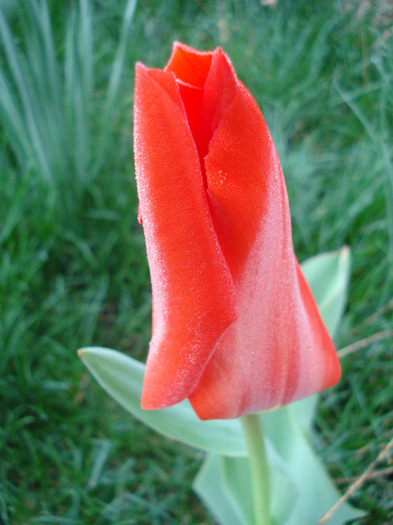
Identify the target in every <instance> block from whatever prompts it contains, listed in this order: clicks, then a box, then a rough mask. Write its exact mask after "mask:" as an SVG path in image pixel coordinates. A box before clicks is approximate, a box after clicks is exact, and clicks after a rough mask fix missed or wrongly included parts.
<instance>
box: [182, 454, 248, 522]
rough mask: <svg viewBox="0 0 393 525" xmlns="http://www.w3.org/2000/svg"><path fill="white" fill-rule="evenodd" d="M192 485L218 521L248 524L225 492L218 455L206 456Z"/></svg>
mask: <svg viewBox="0 0 393 525" xmlns="http://www.w3.org/2000/svg"><path fill="white" fill-rule="evenodd" d="M192 487H193V489H194V491H195V492H196V493H197V494H198V496H199V497H200V498H201V500H202V501H203V502H204V504H205V505H206V507H207V508H208V509H209V510H210V512H211V513H212V514H213V516H214V517H215V518H216V520H217V521H218V522H219V523H222V524H225V525H250V524H249V522H244V521H241V517H239V516H238V515H237V513H236V508H234V507H233V505H232V501H231V499H230V498H229V497H228V496H227V495H226V494H225V491H224V489H223V486H222V477H221V461H220V456H219V455H217V454H208V455H207V456H206V458H205V461H204V462H203V465H202V468H201V470H200V471H199V473H198V475H197V477H196V478H195V480H194V483H193V484H192Z"/></svg>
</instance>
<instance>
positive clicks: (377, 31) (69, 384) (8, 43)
mask: <svg viewBox="0 0 393 525" xmlns="http://www.w3.org/2000/svg"><path fill="white" fill-rule="evenodd" d="M263 4H264V2H260V1H258V0H228V1H224V0H216V1H207V0H199V1H197V0H167V1H166V2H161V1H158V0H140V2H139V3H138V4H137V3H136V2H135V1H134V0H119V1H116V2H113V1H112V0H73V1H60V0H48V1H39V0H37V1H33V0H31V1H30V0H0V196H1V203H0V418H1V421H0V423H1V424H0V447H1V449H0V458H1V460H0V523H2V524H5V525H8V524H15V525H19V524H42V523H50V524H55V523H56V524H62V525H63V524H64V525H65V524H67V525H71V524H73V525H77V524H81V525H83V524H88V523H92V524H93V523H94V524H98V525H99V524H102V525H106V524H138V525H144V524H146V525H149V524H153V525H156V524H165V525H166V524H169V525H178V524H181V525H188V524H195V525H196V524H201V523H203V524H209V525H211V524H213V523H214V520H213V519H212V518H211V517H210V516H209V515H208V514H207V512H206V511H205V510H204V508H203V507H202V505H201V504H200V503H199V501H198V499H197V498H196V497H195V496H194V495H193V493H192V491H191V482H192V479H193V478H194V476H195V474H196V472H197V470H198V468H199V466H200V463H201V460H202V455H201V453H199V452H197V451H194V450H191V449H188V448H187V447H185V446H184V447H183V446H180V445H179V444H177V443H174V442H171V441H169V440H164V439H162V438H161V437H159V436H158V435H157V434H155V433H154V432H152V431H150V430H148V429H147V428H146V427H144V426H143V425H142V424H140V423H138V422H137V421H135V420H134V419H132V418H131V417H130V416H129V415H128V414H127V413H125V412H124V411H123V410H122V409H121V408H120V407H118V406H117V405H116V404H115V403H114V402H112V401H111V399H109V397H108V396H107V395H106V394H105V393H104V392H103V391H102V390H101V389H100V387H98V385H97V384H96V383H95V381H94V379H93V378H92V377H91V376H90V375H89V374H88V372H87V371H86V370H85V368H84V367H83V365H82V364H81V362H80V361H79V359H78V358H77V355H76V350H77V348H79V347H82V346H87V345H92V344H95V345H100V346H108V347H110V348H115V349H118V350H121V351H123V352H126V353H128V354H129V355H132V356H133V357H136V358H138V359H141V360H144V359H145V356H146V351H147V347H148V342H149V336H150V317H151V295H150V282H149V273H148V268H147V262H146V256H145V247H144V239H143V233H142V229H141V227H140V225H139V224H138V222H137V198H136V190H135V182H134V172H133V151H132V119H133V114H132V99H133V74H134V73H133V69H134V63H135V61H136V60H140V61H142V62H144V63H145V64H147V65H148V66H155V67H163V65H164V64H165V63H166V61H167V59H168V57H169V55H170V52H171V47H172V42H173V41H174V40H181V41H183V42H185V43H187V44H189V45H192V46H194V47H197V48H200V49H212V48H215V47H216V46H222V48H223V49H224V50H225V51H226V52H227V53H228V54H229V55H230V57H231V59H232V61H233V64H234V66H235V69H236V71H237V72H238V75H239V77H240V79H241V80H242V81H243V82H244V83H245V84H246V85H247V87H248V88H249V90H250V91H251V93H252V94H253V96H254V97H255V99H256V100H257V102H258V104H259V106H260V107H261V109H262V111H263V113H264V116H265V119H266V121H267V123H268V126H269V128H270V130H271V133H272V135H273V139H274V141H275V144H276V147H277V149H278V152H279V155H280V158H281V161H282V165H283V169H284V174H285V177H286V182H287V186H288V192H289V199H290V205H291V213H292V219H293V237H294V244H295V249H296V253H297V255H298V258H299V260H304V259H305V258H307V257H309V256H311V255H314V254H316V253H319V252H323V251H329V250H336V249H338V248H340V247H341V246H342V245H343V244H347V245H349V246H350V248H351V250H352V279H351V285H350V289H349V297H348V307H347V311H346V315H345V319H344V322H343V323H342V326H341V328H340V333H339V337H338V339H337V341H336V342H337V347H338V348H342V347H345V346H348V345H353V344H354V343H356V342H357V341H359V340H362V339H364V338H369V337H370V336H372V335H373V334H380V335H379V336H377V339H378V337H379V339H378V340H374V342H372V341H373V340H372V339H371V340H366V342H365V343H364V344H363V345H360V347H361V348H360V349H358V350H357V351H356V352H352V353H350V354H349V355H347V356H346V357H344V358H343V359H342V365H343V379H342V381H341V382H340V384H339V385H338V386H337V387H335V388H334V389H332V390H330V391H329V392H327V393H326V394H324V395H323V397H322V402H321V405H320V408H319V412H318V419H317V422H316V429H317V437H316V440H315V443H314V447H316V449H317V450H318V451H319V453H320V455H321V457H322V458H323V461H324V462H325V463H326V465H327V466H328V468H329V471H330V473H331V475H332V476H333V477H334V478H335V480H336V483H337V485H338V487H339V488H340V490H341V491H344V490H345V489H346V487H348V486H349V485H350V483H351V482H352V481H353V480H354V479H355V478H356V477H357V476H359V475H360V474H361V473H362V472H363V471H364V470H365V468H366V467H367V466H368V465H369V464H370V463H371V461H372V460H373V459H375V457H376V456H377V455H378V452H379V451H380V450H381V447H382V446H383V445H384V444H386V443H387V442H388V441H389V439H390V438H391V436H392V429H393V404H392V396H393V389H392V379H391V378H392V375H393V349H392V338H390V339H389V335H390V336H391V335H392V333H391V332H389V330H391V328H392V320H393V314H392V312H393V301H392V297H393V276H392V271H391V268H392V263H393V164H392V162H393V159H392V153H393V143H392V120H393V107H392V106H393V90H392V80H393V61H392V58H393V57H392V55H393V6H392V4H391V2H389V1H383V0H381V1H379V2H373V1H371V0H370V1H367V0H340V1H338V0H337V1H336V0H331V1H329V2H318V1H316V0H315V1H314V0H304V1H301V2H296V1H290V0H279V1H278V2H277V4H276V5H271V6H267V5H263ZM350 348H352V349H353V348H354V347H350ZM392 461H393V460H392ZM351 502H352V503H353V504H354V505H356V506H359V507H361V508H363V509H365V510H367V511H368V513H369V515H368V517H366V518H364V519H363V520H361V521H359V522H358V523H362V524H373V525H378V524H388V523H392V522H393V468H392V466H391V464H389V462H388V463H386V462H385V463H382V464H380V465H378V467H377V471H376V473H374V475H373V477H370V478H369V479H368V480H367V482H366V483H365V484H364V485H363V486H362V488H361V490H359V491H357V492H356V493H355V495H354V497H353V498H352V499H351Z"/></svg>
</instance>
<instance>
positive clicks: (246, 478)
mask: <svg viewBox="0 0 393 525" xmlns="http://www.w3.org/2000/svg"><path fill="white" fill-rule="evenodd" d="M265 445H266V454H267V459H268V463H269V476H270V479H269V484H270V517H271V520H272V523H275V524H276V525H280V524H283V523H285V520H286V519H287V518H288V517H289V515H290V514H291V512H292V509H293V507H294V505H295V502H296V499H297V497H298V487H297V486H296V484H295V483H294V480H293V479H292V477H291V474H290V472H289V470H288V468H287V466H286V464H285V463H284V462H283V461H282V459H281V458H280V456H279V455H278V454H277V452H276V450H275V448H274V447H273V445H272V443H271V441H270V440H268V439H266V443H265ZM221 472H222V486H223V492H224V493H225V494H226V495H227V497H228V499H230V501H231V504H232V507H233V509H234V511H235V512H236V515H237V516H238V517H239V523H245V524H252V523H253V511H252V509H253V502H252V486H251V479H252V478H251V469H250V463H249V460H248V458H243V457H231V458H229V457H225V456H222V457H221ZM283 494H285V498H283ZM223 525H225V522H224V524H223Z"/></svg>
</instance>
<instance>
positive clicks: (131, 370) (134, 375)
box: [79, 347, 247, 456]
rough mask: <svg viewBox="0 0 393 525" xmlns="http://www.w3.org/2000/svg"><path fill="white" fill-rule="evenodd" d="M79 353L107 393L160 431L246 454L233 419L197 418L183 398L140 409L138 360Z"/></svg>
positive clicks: (103, 352)
mask: <svg viewBox="0 0 393 525" xmlns="http://www.w3.org/2000/svg"><path fill="white" fill-rule="evenodd" d="M79 355H80V357H81V359H82V361H83V362H84V364H85V365H86V367H87V368H88V369H89V370H90V372H91V373H92V374H93V376H94V377H95V378H96V379H97V381H98V382H99V384H100V385H101V386H102V387H103V388H104V390H106V391H107V392H108V394H110V395H111V396H112V397H113V398H114V399H115V400H116V401H117V402H118V403H120V405H122V406H123V407H124V408H125V409H126V410H128V412H130V413H131V414H133V415H134V416H135V417H136V418H138V419H139V420H140V421H143V422H144V423H145V424H146V425H148V426H149V427H151V428H153V429H154V430H156V431H157V432H159V433H160V434H163V435H164V436H167V437H170V438H173V439H176V440H178V441H181V442H183V443H186V444H187V445H190V446H192V447H196V448H199V449H201V450H206V451H209V452H215V453H219V454H224V455H227V456H239V455H243V456H244V455H246V454H247V452H246V447H245V443H244V439H243V434H242V429H241V426H240V424H239V421H238V420H237V419H231V420H212V421H201V420H200V419H198V417H197V416H196V414H195V412H194V411H193V409H192V408H191V405H190V404H189V402H188V401H187V400H185V401H183V402H182V403H179V404H177V405H175V406H173V407H170V408H164V409H161V410H152V411H150V410H142V409H141V407H140V399H141V394H142V383H143V375H144V370H145V367H144V365H143V364H142V363H140V362H139V361H136V360H135V359H132V358H131V357H128V356H126V355H124V354H122V353H120V352H116V351H115V350H110V349H108V348H98V347H90V348H83V349H81V350H79Z"/></svg>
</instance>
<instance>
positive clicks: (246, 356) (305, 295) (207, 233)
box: [134, 43, 340, 419]
mask: <svg viewBox="0 0 393 525" xmlns="http://www.w3.org/2000/svg"><path fill="white" fill-rule="evenodd" d="M134 112H135V116H134V118H135V129H134V137H135V138H134V150H135V166H136V182H137V190H138V196H139V203H140V204H139V218H140V221H141V223H142V224H143V228H144V234H145V239H146V249H147V257H148V262H149V267H150V274H151V281H152V294H153V323H152V339H151V342H150V348H149V355H148V359H147V364H146V373H145V378H144V386H143V394H142V407H143V408H145V409H157V408H163V407H168V406H171V405H173V404H175V403H178V402H180V401H182V400H183V399H185V398H189V400H190V402H191V404H192V406H193V408H194V410H195V412H196V413H197V415H198V416H199V417H200V418H201V419H226V418H236V417H239V416H242V415H245V414H252V413H256V412H261V411H265V410H269V409H272V408H275V407H280V406H283V405H286V404H288V403H291V402H293V401H296V400H299V399H301V398H304V397H307V396H310V395H312V394H314V393H316V392H319V391H320V390H323V389H325V388H328V387H330V386H332V385H334V384H335V383H336V382H337V381H338V380H339V377H340V365H339V362H338V359H337V354H336V351H335V348H334V346H333V343H332V341H331V338H330V336H329V334H328V332H327V329H326V327H325V326H324V324H323V321H322V320H321V317H320V315H319V313H318V309H317V306H316V304H315V301H314V298H313V296H312V294H311V291H310V289H309V287H308V285H307V283H306V281H305V278H304V276H303V274H302V271H301V269H300V267H299V264H298V262H297V260H296V257H295V254H294V250H293V244H292V233H291V221H290V212H289V205H288V198H287V192H286V187H285V181H284V177H283V174H282V170H281V166H280V162H279V159H278V155H277V152H276V149H275V147H274V144H273V141H272V138H271V136H270V133H269V131H268V129H267V126H266V124H265V121H264V119H263V116H262V114H261V112H260V110H259V109H258V106H257V104H256V102H255V101H254V99H253V98H252V96H251V95H250V93H249V92H248V91H247V89H246V88H245V87H244V85H243V84H242V83H241V82H240V81H239V79H238V78H237V76H236V74H235V71H234V69H233V67H232V65H231V62H230V60H229V58H228V57H227V56H226V55H225V53H224V52H223V51H222V50H221V49H219V48H218V49H216V50H215V51H212V52H201V51H197V50H194V49H192V48H190V47H187V46H185V45H183V44H180V43H175V44H174V48H173V52H172V56H171V57H170V60H169V62H168V64H167V65H166V67H165V68H164V70H160V69H149V68H147V67H145V66H144V65H142V64H140V63H139V64H137V66H136V81H135V101H134Z"/></svg>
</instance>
